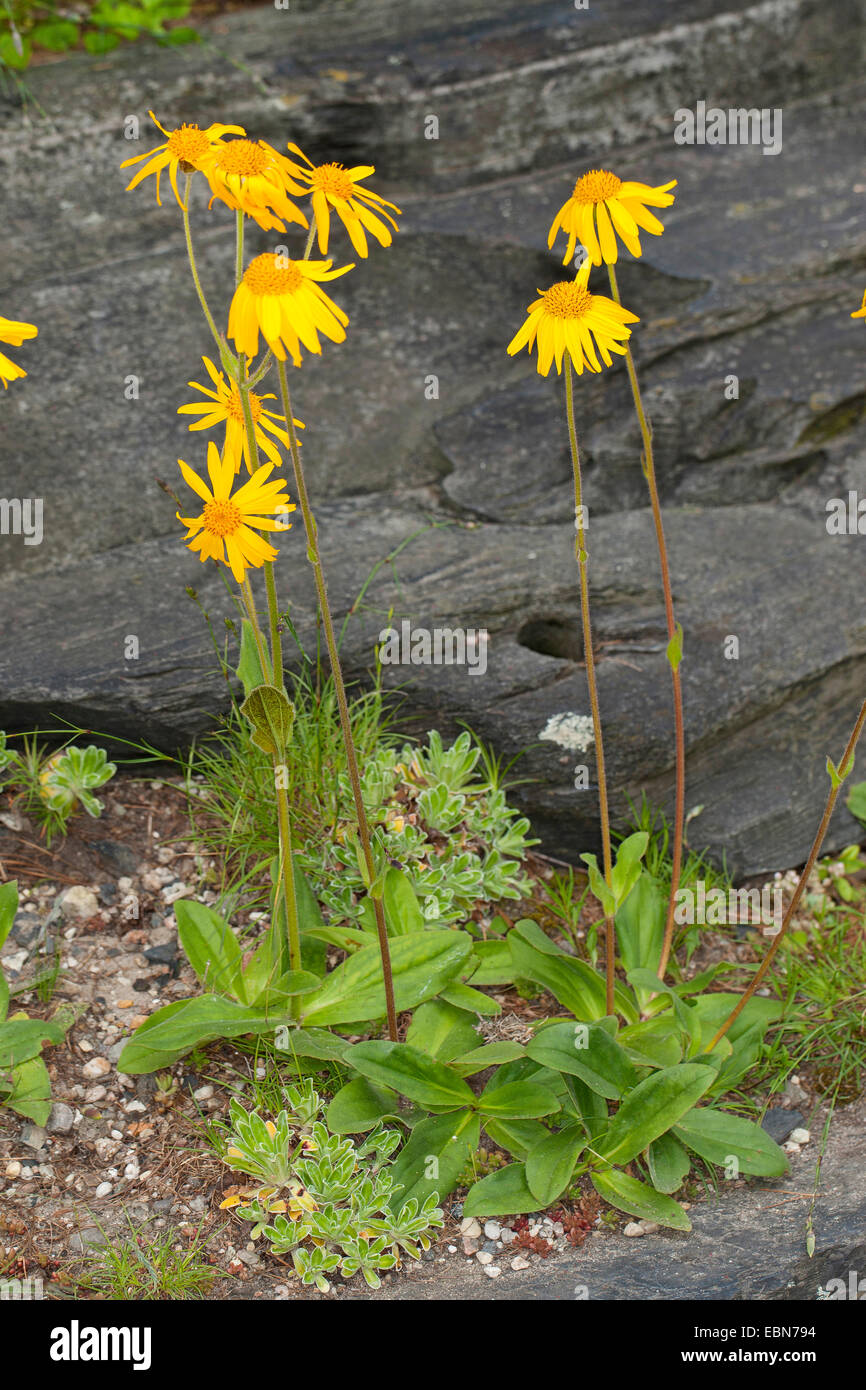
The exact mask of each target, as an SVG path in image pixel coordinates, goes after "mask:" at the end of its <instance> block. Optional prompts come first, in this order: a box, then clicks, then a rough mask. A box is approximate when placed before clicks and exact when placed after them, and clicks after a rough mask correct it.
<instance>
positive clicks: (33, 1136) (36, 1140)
mask: <svg viewBox="0 0 866 1390" xmlns="http://www.w3.org/2000/svg"><path fill="white" fill-rule="evenodd" d="M47 1141H48V1135H47V1134H46V1132H45V1130H44V1129H43V1128H42V1126H41V1125H35V1124H33V1122H32V1120H28V1121H27V1123H26V1124H25V1125H24V1126H23V1127H22V1130H21V1143H22V1144H26V1145H27V1147H28V1149H34V1150H36V1151H37V1152H38V1151H39V1149H44V1148H45V1145H46V1143H47Z"/></svg>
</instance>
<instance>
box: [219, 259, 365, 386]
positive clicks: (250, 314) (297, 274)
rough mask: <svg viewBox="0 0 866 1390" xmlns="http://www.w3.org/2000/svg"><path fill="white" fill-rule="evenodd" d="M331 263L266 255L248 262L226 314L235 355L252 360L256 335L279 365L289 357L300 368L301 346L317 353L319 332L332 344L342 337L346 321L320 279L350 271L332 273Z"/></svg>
mask: <svg viewBox="0 0 866 1390" xmlns="http://www.w3.org/2000/svg"><path fill="white" fill-rule="evenodd" d="M331 265H332V262H331V261H291V260H289V259H288V257H287V256H277V255H275V254H274V253H273V252H270V251H266V252H264V254H263V255H261V256H256V258H255V260H252V261H250V263H249V265H248V266H247V268H246V270H245V271H244V274H243V278H242V280H241V283H240V284H239V285H238V287H237V289H236V290H235V293H234V298H233V299H232V303H231V308H230V309H229V337H230V338H233V339H234V341H235V345H236V347H237V350H238V352H244V353H246V355H247V356H248V357H255V355H256V353H257V352H258V350H259V330H261V332H262V334H263V336H264V338H265V341H266V342H267V344H268V347H269V348H270V349H271V351H272V352H273V353H274V355H275V356H276V357H278V358H279V359H280V361H281V362H284V361H285V360H286V357H287V355H289V354H291V358H292V361H293V362H294V364H295V366H296V367H300V365H301V344H302V343H303V345H304V347H305V348H306V349H307V351H308V352H316V353H320V352H321V351H322V347H321V344H320V342H319V336H318V334H319V331H321V332H322V333H324V335H325V337H326V338H330V339H331V342H333V343H342V342H343V341H344V340H345V337H346V325H347V323H348V322H349V319H348V316H347V315H346V314H344V313H343V310H342V309H341V308H340V307H339V306H338V305H337V304H335V303H334V301H333V300H332V299H329V298H328V296H327V295H326V294H325V291H324V290H323V289H321V288H320V286H319V283H318V282H319V281H320V280H335V279H336V278H337V276H338V275H345V274H346V272H347V271H348V270H352V269H353V267H352V266H351V265H344V266H342V267H341V269H340V270H332V269H331Z"/></svg>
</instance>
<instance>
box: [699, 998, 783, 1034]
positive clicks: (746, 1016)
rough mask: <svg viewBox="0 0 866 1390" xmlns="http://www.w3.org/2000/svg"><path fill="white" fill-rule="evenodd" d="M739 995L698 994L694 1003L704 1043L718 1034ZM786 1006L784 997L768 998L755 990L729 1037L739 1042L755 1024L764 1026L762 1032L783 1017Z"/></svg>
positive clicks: (738, 1000)
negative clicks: (782, 998) (755, 992)
mask: <svg viewBox="0 0 866 1390" xmlns="http://www.w3.org/2000/svg"><path fill="white" fill-rule="evenodd" d="M740 997H741V996H740V995H739V994H731V993H727V992H726V993H721V992H719V993H713V994H700V995H698V997H697V999H696V1000H695V1001H694V1006H693V1007H694V1010H695V1012H696V1013H697V1015H698V1017H699V1018H700V1020H701V1042H702V1045H704V1046H706V1045H707V1044H708V1043H709V1042H710V1040H711V1039H712V1038H713V1037H714V1036H715V1034H716V1033H717V1032H718V1030H719V1028H720V1027H721V1025H722V1024H723V1023H724V1022H725V1020H726V1019H727V1018H728V1016H729V1015H730V1014H731V1013H732V1012H733V1010H734V1009H735V1007H736V1006H737V1004H739V1002H740ZM784 1008H785V1006H784V1003H783V1002H782V1000H781V999H767V998H764V997H763V996H762V995H759V994H753V995H752V997H751V999H750V1000H749V1002H748V1004H747V1005H746V1007H745V1008H744V1009H743V1011H742V1013H741V1014H740V1015H739V1017H738V1018H736V1019H735V1020H734V1022H733V1023H732V1024H731V1026H730V1028H729V1029H728V1032H727V1034H726V1037H728V1038H729V1039H730V1041H731V1042H732V1043H733V1044H734V1046H736V1044H737V1042H738V1041H739V1039H740V1038H741V1037H742V1036H743V1034H744V1033H747V1032H751V1030H752V1029H753V1028H755V1027H761V1029H762V1035H763V1032H764V1031H766V1029H767V1028H768V1027H769V1025H770V1024H771V1023H774V1022H775V1021H776V1020H777V1019H779V1018H781V1016H782V1013H783V1012H784Z"/></svg>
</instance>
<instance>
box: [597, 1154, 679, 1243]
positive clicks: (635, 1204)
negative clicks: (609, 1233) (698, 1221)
mask: <svg viewBox="0 0 866 1390" xmlns="http://www.w3.org/2000/svg"><path fill="white" fill-rule="evenodd" d="M590 1177H591V1179H592V1185H593V1187H594V1188H595V1190H596V1192H597V1193H598V1194H599V1196H600V1197H603V1198H604V1200H605V1201H606V1202H610V1205H611V1206H612V1207H616V1208H617V1210H618V1211H624V1212H626V1213H627V1214H628V1215H629V1216H638V1217H641V1218H642V1219H643V1220H645V1221H655V1222H657V1223H658V1225H659V1226H668V1227H669V1228H670V1229H671V1230H673V1231H690V1230H691V1229H692V1223H691V1222H690V1221H689V1218H688V1215H687V1213H686V1212H684V1211H683V1209H682V1207H681V1206H680V1204H679V1202H675V1201H674V1199H673V1197H667V1196H665V1195H664V1194H663V1193H661V1192H656V1191H655V1190H654V1189H653V1188H652V1187H649V1186H648V1185H647V1184H646V1183H645V1182H639V1181H638V1179H637V1178H630V1177H629V1175H628V1173H620V1172H619V1171H618V1170H617V1169H616V1168H608V1169H607V1170H606V1171H605V1172H603V1173H600V1172H598V1171H595V1172H591V1173H590Z"/></svg>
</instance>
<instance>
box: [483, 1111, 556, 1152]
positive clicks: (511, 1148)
mask: <svg viewBox="0 0 866 1390" xmlns="http://www.w3.org/2000/svg"><path fill="white" fill-rule="evenodd" d="M484 1128H485V1130H486V1131H487V1133H488V1134H489V1136H490V1138H491V1139H492V1140H493V1142H494V1144H498V1145H499V1147H500V1149H504V1150H505V1152H506V1153H509V1154H511V1156H512V1158H516V1159H519V1160H520V1162H521V1163H522V1162H523V1160H524V1159H525V1158H526V1157H527V1156H528V1155H529V1153H530V1152H531V1151H532V1150H533V1149H534V1148H535V1146H536V1144H540V1143H541V1141H542V1139H544V1138H545V1136H546V1135H547V1134H549V1133H550V1131H549V1130H548V1129H546V1128H545V1127H544V1125H543V1124H542V1123H541V1121H540V1120H497V1119H493V1118H492V1117H491V1116H489V1115H485V1117H484Z"/></svg>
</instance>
